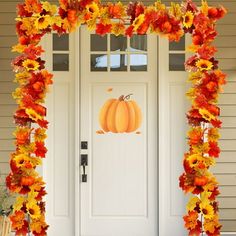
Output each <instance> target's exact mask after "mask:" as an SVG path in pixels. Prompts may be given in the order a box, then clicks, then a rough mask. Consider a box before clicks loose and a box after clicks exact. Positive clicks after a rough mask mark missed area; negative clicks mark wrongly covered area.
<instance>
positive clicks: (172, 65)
mask: <svg viewBox="0 0 236 236" xmlns="http://www.w3.org/2000/svg"><path fill="white" fill-rule="evenodd" d="M184 62H185V54H170V55H169V70H170V71H185V66H184Z"/></svg>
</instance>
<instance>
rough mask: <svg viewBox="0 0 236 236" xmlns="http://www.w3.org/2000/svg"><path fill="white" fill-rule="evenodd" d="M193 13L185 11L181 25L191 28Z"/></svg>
mask: <svg viewBox="0 0 236 236" xmlns="http://www.w3.org/2000/svg"><path fill="white" fill-rule="evenodd" d="M193 19H194V15H193V13H192V12H191V11H187V12H186V14H185V15H184V16H183V25H184V27H185V28H187V29H188V28H191V26H192V25H193Z"/></svg>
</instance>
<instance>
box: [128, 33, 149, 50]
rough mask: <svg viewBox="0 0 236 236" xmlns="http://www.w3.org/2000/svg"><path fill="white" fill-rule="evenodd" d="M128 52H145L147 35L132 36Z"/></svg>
mask: <svg viewBox="0 0 236 236" xmlns="http://www.w3.org/2000/svg"><path fill="white" fill-rule="evenodd" d="M130 51H131V52H135V51H143V52H146V51H147V35H133V36H132V38H131V39H130Z"/></svg>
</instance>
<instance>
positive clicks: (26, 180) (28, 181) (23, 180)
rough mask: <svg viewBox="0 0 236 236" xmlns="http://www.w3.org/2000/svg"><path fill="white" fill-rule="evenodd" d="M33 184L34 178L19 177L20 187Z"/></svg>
mask: <svg viewBox="0 0 236 236" xmlns="http://www.w3.org/2000/svg"><path fill="white" fill-rule="evenodd" d="M34 182H35V179H34V177H32V176H22V177H21V185H22V186H31V185H33V184H34Z"/></svg>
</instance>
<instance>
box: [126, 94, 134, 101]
mask: <svg viewBox="0 0 236 236" xmlns="http://www.w3.org/2000/svg"><path fill="white" fill-rule="evenodd" d="M131 95H133V94H132V93H131V94H128V95H126V96H125V97H124V100H129V99H130V96H131Z"/></svg>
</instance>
